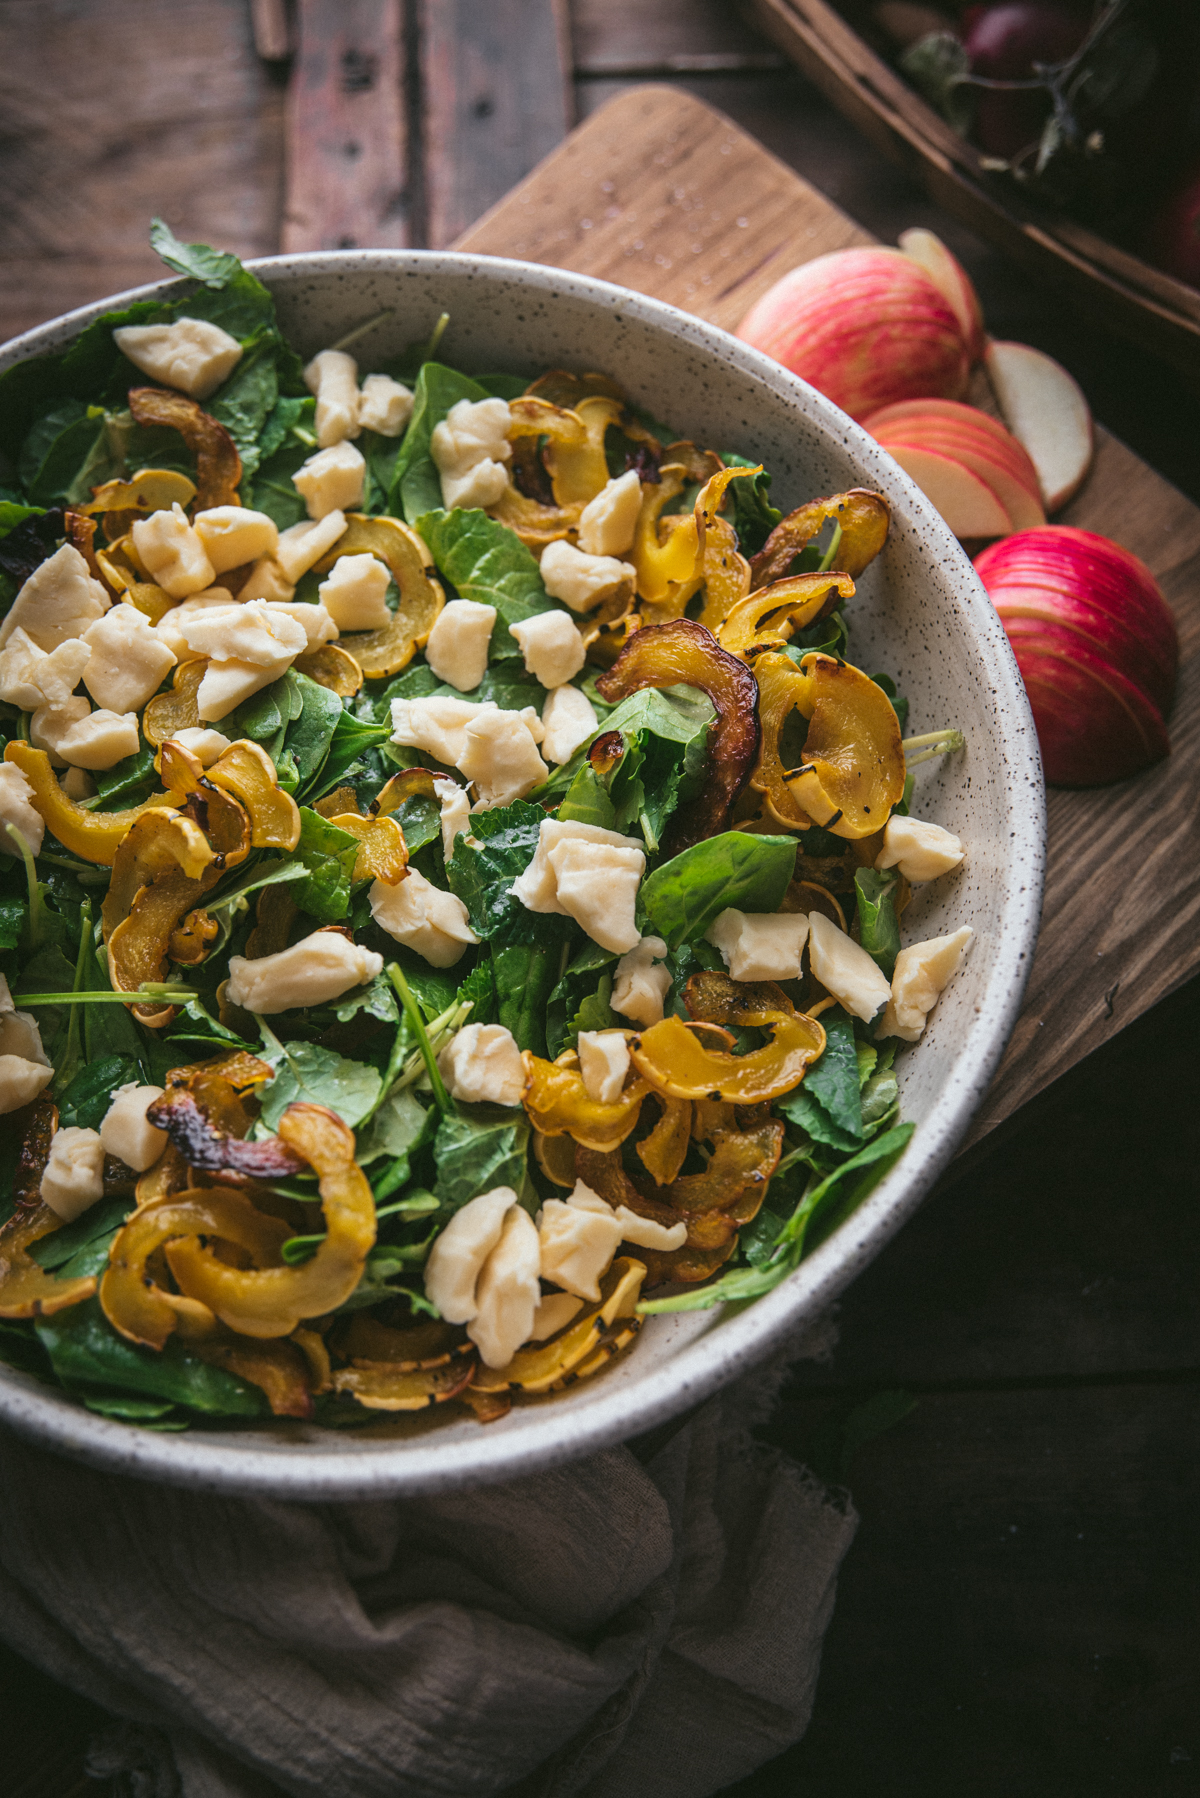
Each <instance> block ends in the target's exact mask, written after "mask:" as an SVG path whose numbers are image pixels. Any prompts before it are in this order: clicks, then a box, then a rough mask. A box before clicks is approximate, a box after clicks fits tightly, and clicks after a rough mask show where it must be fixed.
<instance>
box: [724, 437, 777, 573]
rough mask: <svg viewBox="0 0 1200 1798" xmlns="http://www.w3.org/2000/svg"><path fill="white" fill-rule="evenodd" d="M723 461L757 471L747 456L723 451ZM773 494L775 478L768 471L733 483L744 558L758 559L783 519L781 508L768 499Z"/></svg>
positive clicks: (736, 524)
mask: <svg viewBox="0 0 1200 1798" xmlns="http://www.w3.org/2000/svg"><path fill="white" fill-rule="evenodd" d="M721 460H722V462H724V464H725V466H726V468H757V466H758V464H757V463H756V462H751V461H749V460H748V459H747V457H745V456H736V455H733V454H732V453H731V452H730V451H729V450H723V451H722V452H721ZM770 491H771V477H770V475H769V474H768V473H767V471H766V469H765V468H764V469H763V471H762V473H761V474H756V475H752V476H751V477H750V478H749V479H748V480H745V481H730V483H729V487H728V493H729V497H730V499H731V500H732V502H733V528H734V530H735V531H736V532H737V534H738V548H739V549H740V550H741V552H742V554H743V555H744V556H756V555H757V554H758V552H759V550H760V549H761V548H762V546H763V544H764V543H765V542H766V540H767V538H768V537H769V536H770V535H771V532H772V531H773V530H774V529H775V526H776V525H777V524H778V523H779V521H780V519H781V518H782V517H783V513H782V512H781V511H780V510H779V507H778V506H773V505H772V504H771V501H770V499H769V497H768V495H769V494H770Z"/></svg>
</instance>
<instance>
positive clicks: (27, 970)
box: [12, 943, 129, 1061]
mask: <svg viewBox="0 0 1200 1798" xmlns="http://www.w3.org/2000/svg"><path fill="white" fill-rule="evenodd" d="M100 984H101V985H105V986H106V985H107V984H108V982H107V981H102V982H101V983H100ZM74 990H75V969H74V967H73V966H72V965H71V963H70V962H69V961H68V960H67V958H66V956H65V955H64V954H63V952H62V949H61V948H60V947H59V945H58V944H57V943H47V944H46V946H45V947H44V948H42V949H39V950H38V951H37V953H36V954H35V955H33V956H32V957H31V958H30V960H28V961H27V962H25V963H24V965H23V966H22V968H21V973H20V976H19V978H18V979H17V980H16V981H15V982H14V984H13V988H12V993H13V997H14V999H16V1001H17V1009H18V1010H19V1009H20V999H21V994H22V993H64V994H66V993H70V992H73V991H74ZM83 1009H84V1014H85V1016H86V1014H87V1013H88V1012H89V1011H91V1012H96V1011H119V1012H120V1013H121V1015H122V1016H123V1017H128V1016H129V1014H128V1012H127V1011H126V1010H125V1008H124V1006H123V1005H86V1006H84V1008H83ZM69 1015H70V1014H69V1013H68V1011H67V1010H66V1008H65V1007H63V1006H58V1005H39V1006H38V1008H37V1020H38V1027H39V1029H40V1030H41V1033H42V1046H43V1047H44V1049H45V1051H46V1053H47V1055H48V1056H49V1057H50V1059H51V1061H53V1060H54V1059H55V1051H56V1050H57V1049H58V1048H59V1047H60V1044H61V1042H62V1040H64V1039H65V1037H66V1031H67V1022H68V1018H69ZM90 1054H91V1051H90V1049H89V1058H90Z"/></svg>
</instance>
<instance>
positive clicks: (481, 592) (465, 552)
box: [410, 427, 558, 661]
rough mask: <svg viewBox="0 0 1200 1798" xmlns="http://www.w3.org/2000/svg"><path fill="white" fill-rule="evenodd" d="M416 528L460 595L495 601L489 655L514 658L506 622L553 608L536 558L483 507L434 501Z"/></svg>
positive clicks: (513, 640) (515, 653)
mask: <svg viewBox="0 0 1200 1798" xmlns="http://www.w3.org/2000/svg"><path fill="white" fill-rule="evenodd" d="M410 428H411V427H410ZM416 528H417V530H418V531H419V532H420V534H421V536H422V537H423V538H424V540H425V542H426V543H427V544H428V545H429V549H430V552H431V554H432V556H433V559H434V561H435V562H436V563H437V565H438V567H439V569H440V570H441V572H442V573H443V574H444V575H445V576H446V579H447V580H448V581H450V582H452V583H453V585H454V586H455V587H456V588H457V590H458V593H459V595H460V597H461V598H463V599H473V600H475V601H477V602H478V604H480V605H483V606H495V608H496V623H495V625H494V627H493V629H492V641H491V646H490V650H489V654H490V656H491V659H492V660H493V661H503V660H504V659H505V658H506V657H507V658H513V659H519V658H520V656H521V646H520V644H519V643H518V642H517V640H516V638H515V637H514V636H513V635H512V633H511V631H510V630H509V628H508V627H509V625H511V624H521V623H523V622H524V620H525V619H526V618H533V617H536V615H537V614H538V613H539V612H552V611H555V610H557V609H558V608H557V607H556V606H555V605H554V602H553V600H552V599H551V598H550V596H549V595H548V594H547V592H546V589H545V587H544V585H543V584H542V576H541V572H540V570H539V568H538V565H537V563H536V562H535V561H534V559H533V556H532V555H531V554H530V552H529V551H528V550H527V549H526V547H525V545H524V544H523V543H522V542H521V539H520V538H519V537H518V536H517V534H516V532H515V531H510V530H509V528H508V526H507V525H504V524H498V523H497V522H496V520H495V519H494V518H489V517H488V515H487V513H486V512H477V511H470V512H461V511H454V512H444V511H442V510H441V508H440V506H439V507H438V508H436V509H434V510H430V511H428V512H424V513H422V515H421V516H420V517H419V518H418V520H417V527H416Z"/></svg>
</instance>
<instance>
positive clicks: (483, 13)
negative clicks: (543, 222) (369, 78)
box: [419, 0, 573, 249]
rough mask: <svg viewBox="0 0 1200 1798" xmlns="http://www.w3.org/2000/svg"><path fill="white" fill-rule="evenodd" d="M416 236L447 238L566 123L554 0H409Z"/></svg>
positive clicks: (565, 49)
mask: <svg viewBox="0 0 1200 1798" xmlns="http://www.w3.org/2000/svg"><path fill="white" fill-rule="evenodd" d="M419 17H420V27H419V41H420V45H421V51H420V55H421V95H422V120H421V142H422V151H423V187H424V206H423V210H424V232H423V241H424V242H425V243H427V244H429V245H430V246H431V247H432V248H433V249H443V248H444V247H445V246H446V245H447V244H449V243H452V242H453V241H454V239H455V238H456V237H458V236H459V234H460V233H461V232H462V231H464V230H465V229H466V228H467V226H468V225H469V224H471V223H472V221H473V220H474V219H477V218H478V217H479V215H480V213H481V212H484V211H486V210H487V208H488V207H489V206H492V205H494V203H495V202H496V200H498V199H499V198H500V196H501V195H502V194H504V193H506V192H507V191H508V189H509V188H510V187H512V186H513V185H514V184H515V183H516V182H518V181H521V180H523V179H524V177H525V176H526V175H527V174H528V173H529V171H530V169H532V168H533V166H534V165H535V163H538V162H540V161H541V160H542V158H543V157H544V156H548V155H549V154H550V152H551V151H552V150H553V149H555V148H556V147H557V146H558V144H560V143H561V142H562V140H563V138H564V137H565V135H566V133H567V131H568V130H569V129H570V126H571V123H572V118H573V109H572V105H571V84H570V66H571V53H570V47H569V34H568V23H567V14H566V7H565V3H564V0H419Z"/></svg>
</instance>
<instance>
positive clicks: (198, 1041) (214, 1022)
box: [94, 881, 268, 1061]
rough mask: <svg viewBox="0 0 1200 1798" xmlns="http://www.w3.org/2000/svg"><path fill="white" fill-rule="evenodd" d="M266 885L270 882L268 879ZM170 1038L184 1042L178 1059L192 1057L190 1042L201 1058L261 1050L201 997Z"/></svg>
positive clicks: (187, 1007)
mask: <svg viewBox="0 0 1200 1798" xmlns="http://www.w3.org/2000/svg"><path fill="white" fill-rule="evenodd" d="M263 884H264V885H266V884H268V883H267V882H265V881H264V882H263ZM94 1009H95V1010H97V1011H99V1010H100V1009H101V1007H99V1006H96V1007H94ZM103 1009H104V1010H109V1009H110V1007H108V1006H105V1007H104V1008H103ZM185 1019H186V1020H187V1021H186V1023H185V1022H184V1020H185ZM166 1041H167V1042H168V1043H178V1044H179V1045H180V1049H179V1053H178V1055H177V1056H176V1060H177V1061H180V1060H186V1059H187V1058H188V1057H187V1056H185V1055H184V1054H183V1045H184V1044H188V1045H189V1049H188V1055H190V1056H191V1057H192V1058H193V1059H195V1060H197V1061H202V1060H204V1059H205V1058H206V1057H207V1056H211V1055H224V1054H228V1052H229V1051H230V1050H231V1049H249V1050H250V1051H251V1052H254V1053H256V1052H257V1051H256V1049H255V1045H254V1044H253V1043H248V1042H247V1041H246V1040H245V1038H244V1037H241V1036H238V1035H237V1033H236V1031H233V1030H230V1029H228V1028H227V1026H226V1025H224V1024H222V1023H220V1022H219V1021H218V1019H216V1018H214V1017H213V1016H212V1015H211V1014H210V1013H209V1012H208V1011H207V1010H206V1009H205V1007H204V1006H203V1005H202V1004H201V1002H200V1000H199V999H190V1000H189V1001H188V1003H187V1004H186V1005H185V1006H184V1007H183V1010H182V1012H181V1013H180V1015H179V1017H178V1018H176V1020H175V1022H174V1023H173V1024H169V1025H168V1026H167V1035H166Z"/></svg>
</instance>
